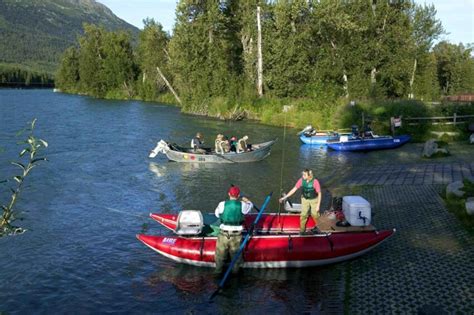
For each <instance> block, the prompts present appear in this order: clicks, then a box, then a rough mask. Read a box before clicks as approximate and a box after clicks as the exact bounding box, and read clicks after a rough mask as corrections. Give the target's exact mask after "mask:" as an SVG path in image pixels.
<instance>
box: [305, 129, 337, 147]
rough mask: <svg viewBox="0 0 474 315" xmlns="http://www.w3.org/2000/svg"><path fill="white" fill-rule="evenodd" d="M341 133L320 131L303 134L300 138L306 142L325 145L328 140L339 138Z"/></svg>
mask: <svg viewBox="0 0 474 315" xmlns="http://www.w3.org/2000/svg"><path fill="white" fill-rule="evenodd" d="M338 139H339V134H338V133H336V132H325V133H323V132H318V133H316V134H313V135H308V134H302V135H300V140H301V142H303V143H306V144H319V145H325V144H326V142H327V141H328V140H338Z"/></svg>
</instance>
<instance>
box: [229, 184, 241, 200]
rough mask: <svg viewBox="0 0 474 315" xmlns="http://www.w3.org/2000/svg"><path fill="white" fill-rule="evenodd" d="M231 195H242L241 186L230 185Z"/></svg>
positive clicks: (236, 196)
mask: <svg viewBox="0 0 474 315" xmlns="http://www.w3.org/2000/svg"><path fill="white" fill-rule="evenodd" d="M229 195H230V196H231V197H235V198H238V197H239V195H240V189H239V187H237V186H232V187H230V188H229Z"/></svg>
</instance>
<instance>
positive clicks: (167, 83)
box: [156, 67, 183, 105]
mask: <svg viewBox="0 0 474 315" xmlns="http://www.w3.org/2000/svg"><path fill="white" fill-rule="evenodd" d="M156 71H158V74H159V75H160V77H161V78H162V79H163V81H165V84H166V86H168V88H169V89H170V91H171V93H173V95H174V97H175V98H176V100H177V101H178V103H179V105H182V104H183V103H181V100H180V98H179V96H178V94H176V92H175V91H174V89H173V87H172V86H171V84H170V83H169V82H168V80H166V78H165V76H164V75H163V73H162V72H161V70H160V68H159V67H156Z"/></svg>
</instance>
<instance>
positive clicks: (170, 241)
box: [137, 230, 395, 268]
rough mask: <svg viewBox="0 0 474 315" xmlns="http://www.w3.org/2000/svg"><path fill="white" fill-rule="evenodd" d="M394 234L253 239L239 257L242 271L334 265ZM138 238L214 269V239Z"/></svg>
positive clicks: (178, 259)
mask: <svg viewBox="0 0 474 315" xmlns="http://www.w3.org/2000/svg"><path fill="white" fill-rule="evenodd" d="M394 232H395V230H383V231H372V232H350V233H328V234H315V235H292V234H283V235H255V236H253V237H252V238H251V239H250V241H249V242H248V244H247V246H246V247H245V248H244V251H243V253H242V255H243V256H242V257H243V267H244V268H299V267H311V266H320V265H326V264H331V263H337V262H341V261H345V260H348V259H352V258H355V257H357V256H360V255H362V254H365V253H366V252H368V251H370V250H372V249H374V248H375V247H376V246H378V245H379V244H381V243H382V242H383V241H384V240H386V239H387V238H389V237H390V236H392V235H393V234H394ZM137 238H138V239H139V240H140V241H141V242H143V243H144V244H145V245H146V246H148V247H150V248H151V249H153V250H154V251H156V252H158V253H159V254H161V255H163V256H165V257H168V258H170V259H172V260H174V261H176V262H179V263H184V264H189V265H194V266H200V267H215V249H216V241H217V238H216V237H189V238H185V237H180V236H151V235H144V234H138V235H137Z"/></svg>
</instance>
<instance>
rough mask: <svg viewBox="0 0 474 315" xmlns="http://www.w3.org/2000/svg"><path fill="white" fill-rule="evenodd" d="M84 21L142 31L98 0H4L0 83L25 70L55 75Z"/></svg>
mask: <svg viewBox="0 0 474 315" xmlns="http://www.w3.org/2000/svg"><path fill="white" fill-rule="evenodd" d="M84 22H87V23H94V24H97V25H103V26H104V27H105V28H106V29H108V30H128V31H130V32H132V34H134V35H135V36H136V35H137V34H138V29H137V28H135V27H133V26H132V25H130V24H128V23H126V22H124V21H123V20H121V19H119V18H118V17H117V16H115V15H114V14H113V13H112V11H110V10H109V9H108V8H107V7H105V6H104V5H102V4H100V3H98V2H96V1H94V0H0V66H2V67H1V68H0V70H1V73H0V79H1V81H0V84H1V83H2V82H3V84H4V85H5V84H6V82H8V80H9V79H8V78H12V77H15V78H19V77H21V76H18V73H19V72H21V71H23V72H28V73H31V74H32V75H33V76H34V73H37V74H38V73H39V74H41V75H43V74H44V75H46V76H49V77H51V76H52V74H53V73H54V72H55V71H56V69H57V66H58V64H59V61H60V58H61V55H62V53H63V52H64V50H65V49H66V48H67V47H69V46H71V45H74V44H75V43H76V41H77V37H78V36H79V35H80V34H82V32H83V23H84Z"/></svg>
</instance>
